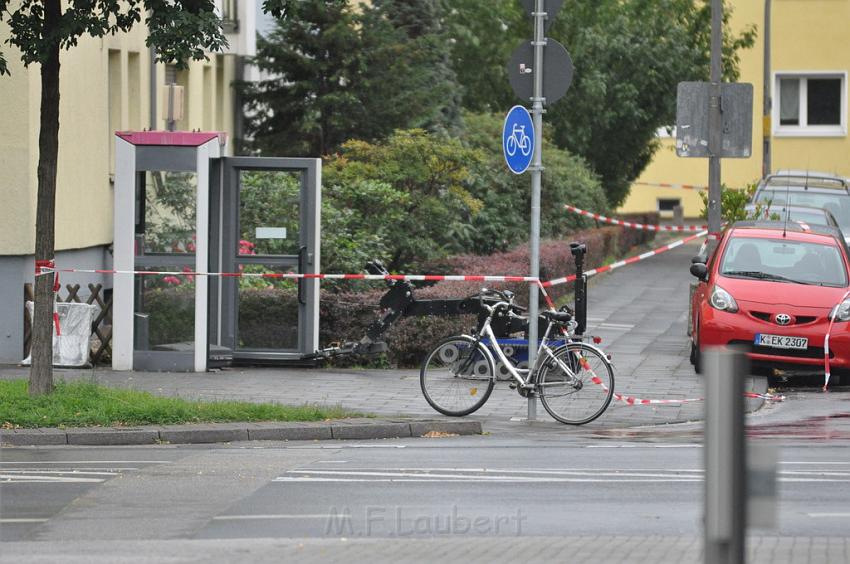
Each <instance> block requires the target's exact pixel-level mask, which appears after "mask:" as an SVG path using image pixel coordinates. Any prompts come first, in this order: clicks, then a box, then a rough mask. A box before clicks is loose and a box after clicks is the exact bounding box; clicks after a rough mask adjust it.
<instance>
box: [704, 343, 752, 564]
mask: <svg viewBox="0 0 850 564" xmlns="http://www.w3.org/2000/svg"><path fill="white" fill-rule="evenodd" d="M747 369H748V362H747V358H746V356H745V355H744V354H743V353H741V352H738V351H732V350H728V349H713V350H708V351H705V353H704V360H703V370H704V372H705V434H704V444H703V460H704V466H705V500H704V520H705V522H704V533H705V534H704V556H705V563H706V564H743V562H744V539H745V533H746V528H747V523H746V486H745V482H744V480H745V468H746V450H745V448H744V445H745V429H744V375H745V374H746V373H747V371H748V370H747Z"/></svg>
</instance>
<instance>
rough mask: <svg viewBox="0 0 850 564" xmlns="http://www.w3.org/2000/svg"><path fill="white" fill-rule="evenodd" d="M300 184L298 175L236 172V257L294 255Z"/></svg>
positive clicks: (296, 251) (298, 221)
mask: <svg viewBox="0 0 850 564" xmlns="http://www.w3.org/2000/svg"><path fill="white" fill-rule="evenodd" d="M302 182H303V180H302V173H301V172H300V171H297V172H290V171H280V170H240V171H239V246H238V249H237V254H238V255H239V256H245V255H261V256H287V255H290V256H291V255H297V254H298V251H299V248H300V245H299V237H300V224H301V220H300V203H301V185H302Z"/></svg>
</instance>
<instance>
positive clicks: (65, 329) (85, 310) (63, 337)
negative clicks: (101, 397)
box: [22, 301, 97, 367]
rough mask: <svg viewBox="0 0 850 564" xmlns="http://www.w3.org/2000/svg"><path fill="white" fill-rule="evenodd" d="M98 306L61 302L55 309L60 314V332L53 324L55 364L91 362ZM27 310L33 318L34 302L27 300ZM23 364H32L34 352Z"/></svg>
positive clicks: (73, 365) (83, 364)
mask: <svg viewBox="0 0 850 564" xmlns="http://www.w3.org/2000/svg"><path fill="white" fill-rule="evenodd" d="M96 309H97V307H96V306H93V305H89V304H78V303H73V302H70V303H66V302H60V303H57V304H56V306H55V309H54V311H55V312H56V313H57V314H58V315H59V334H58V335H57V334H56V324H55V323H52V325H53V365H54V366H71V367H80V366H86V365H87V364H88V363H89V347H90V344H89V343H90V340H91V324H92V318H93V317H94V312H95V310H96ZM27 311H29V314H30V319H33V302H30V301H28V302H27ZM22 364H24V365H30V364H32V354H30V355H29V356H27V357H26V358H25V359H24V360H23V362H22Z"/></svg>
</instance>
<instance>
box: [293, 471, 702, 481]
mask: <svg viewBox="0 0 850 564" xmlns="http://www.w3.org/2000/svg"><path fill="white" fill-rule="evenodd" d="M504 473H505V474H511V473H512V472H510V471H508V472H504ZM287 474H308V475H309V476H306V477H310V476H312V475H314V474H318V475H321V476H376V477H398V478H454V479H461V480H467V481H474V480H486V481H490V480H502V479H521V480H524V481H546V480H549V479H550V478H548V477H537V476H486V475H481V474H440V473H431V472H427V471H426V472H393V471H388V472H382V471H357V470H355V471H342V470H340V471H335V470H293V471H290V472H287ZM552 474H556V475H561V476H591V477H595V478H601V477H609V478H624V477H625V478H677V476H675V474H663V473H658V474H655V473H643V472H592V471H591V472H587V471H583V472H582V471H579V472H569V471H568V472H553V473H552ZM687 478H688V479H695V478H693V477H691V476H687ZM699 479H701V478H699Z"/></svg>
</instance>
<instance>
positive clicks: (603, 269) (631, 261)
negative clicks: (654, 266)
mask: <svg viewBox="0 0 850 564" xmlns="http://www.w3.org/2000/svg"><path fill="white" fill-rule="evenodd" d="M707 234H708V231H705V230H703V231H700V232H699V233H697V234H695V235H690V236H688V237H685V238H684V239H679V240H678V241H674V242H672V243H669V244H667V245H664V246H663V247H658V248H657V249H654V250H652V251H647V252H645V253H641V254H639V255H636V256H633V257H630V258H627V259H624V260H619V261H617V262H613V263H611V264H606V265H605V266H600V267H599V268H594V269H591V270H587V271H585V273H584V274H585V275H586V276H587V277H588V278H589V277H591V276H595V275H596V274H602V273H603V272H608V271H609V270H615V269H617V268H622V267H624V266H626V265H628V264H634V263H636V262H639V261H642V260H645V259H648V258H650V257H654V256H655V255H660V254H661V253H666V252H667V251H670V250H672V249H675V248H676V247H681V246H682V245H684V244H685V243H690V242H691V241H693V240H694V239H699V238H700V237H705V236H706V235H707ZM575 279H576V275H575V274H571V275H569V276H565V277H563V278H555V279H554V280H549V281H548V282H541V285H542V286H543V287H545V288H549V287H551V286H557V285H559V284H567V283H568V282H573V281H575Z"/></svg>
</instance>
